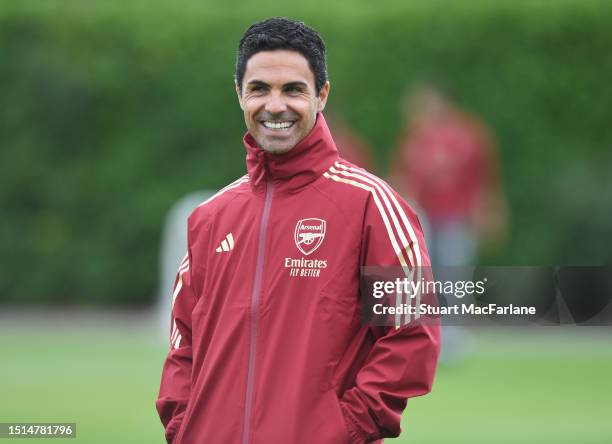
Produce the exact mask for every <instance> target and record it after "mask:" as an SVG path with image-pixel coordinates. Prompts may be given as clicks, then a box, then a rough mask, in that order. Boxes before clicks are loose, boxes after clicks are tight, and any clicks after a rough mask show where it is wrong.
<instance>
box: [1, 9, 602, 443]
mask: <svg viewBox="0 0 612 444" xmlns="http://www.w3.org/2000/svg"><path fill="white" fill-rule="evenodd" d="M269 16H289V17H294V18H299V19H301V20H304V21H305V22H306V23H308V24H310V25H312V26H314V27H315V28H317V29H318V30H319V31H320V32H321V34H322V35H323V37H324V38H325V40H326V44H327V46H328V64H329V74H330V80H331V83H332V93H331V96H330V101H329V106H331V107H333V109H334V110H335V111H336V112H338V113H339V114H342V115H343V116H344V117H345V118H346V120H347V122H348V123H349V124H350V126H351V127H352V128H353V129H354V130H355V131H356V132H357V133H358V134H359V135H361V136H363V137H364V138H365V140H367V141H368V142H369V143H370V145H371V146H372V147H374V148H375V152H374V155H375V159H376V167H377V171H376V172H377V173H379V174H380V175H383V176H384V175H386V173H387V172H388V170H389V166H390V165H389V162H390V159H391V158H392V149H393V145H394V143H395V141H396V138H397V137H398V134H399V132H400V129H401V126H402V121H401V117H400V97H401V95H402V93H403V91H404V90H405V88H406V87H407V86H409V85H410V84H411V83H412V82H414V81H416V80H421V79H423V78H428V77H434V78H436V79H440V80H441V81H443V83H444V85H445V86H446V87H447V88H448V89H449V90H451V91H453V92H455V96H456V98H457V99H458V102H459V104H460V105H461V106H463V107H464V108H466V109H468V110H470V111H471V112H473V113H475V114H476V115H477V116H479V118H481V119H482V120H483V121H484V122H485V123H486V124H487V125H488V127H489V128H490V129H491V131H492V132H493V133H494V134H495V136H496V139H497V143H498V147H499V151H500V156H501V167H502V176H503V180H504V185H505V190H506V193H507V195H508V199H509V204H510V209H511V233H510V237H509V241H508V243H507V245H506V248H504V249H503V250H501V251H499V252H498V253H497V254H495V255H493V256H488V257H483V258H481V260H482V262H483V263H487V264H506V265H549V264H568V265H571V264H573V265H581V264H603V263H610V260H611V259H612V248H611V245H612V224H611V223H610V220H612V175H611V174H610V172H611V171H612V131H610V129H611V122H610V108H611V107H610V105H611V104H612V88H611V87H610V79H611V78H612V51H610V48H612V26H610V23H612V2H610V1H595V0H583V1H580V0H558V1H527V0H517V1H513V2H509V1H498V2H490V1H485V0H469V1H454V2H448V1H441V0H436V1H428V2H416V1H408V2H402V1H399V0H379V1H377V2H365V1H348V0H339V1H336V2H333V3H332V2H329V1H322V0H313V1H310V2H305V3H304V4H285V5H283V6H280V4H279V2H273V1H258V2H256V3H255V2H253V3H246V2H240V1H236V0H227V1H224V2H212V1H210V0H207V1H195V0H193V1H175V2H162V1H160V0H152V1H147V2H145V1H132V2H129V3H127V4H126V3H125V2H120V1H118V0H108V1H102V0H91V1H69V0H46V1H36V0H23V1H4V2H2V3H0V91H1V92H2V94H1V97H2V106H1V107H0V143H1V149H0V174H1V176H2V182H1V185H0V203H1V205H2V207H1V208H2V210H1V213H0V214H1V224H2V230H0V251H2V252H3V254H2V255H1V256H0V270H1V271H0V350H1V351H2V362H1V365H0V421H64V422H65V421H76V422H78V436H79V437H78V439H77V442H84V443H108V442H125V443H161V442H163V431H162V428H161V425H160V423H159V420H158V418H157V416H156V412H155V409H154V400H155V397H156V394H157V389H158V384H159V376H160V373H161V366H162V362H163V358H164V355H165V352H166V350H167V346H166V345H165V344H164V345H161V341H160V340H159V335H158V328H157V324H156V322H155V321H154V320H153V319H154V315H153V312H152V311H151V310H149V309H148V308H147V307H149V308H150V307H151V305H152V304H153V302H154V300H155V292H156V289H157V286H158V280H159V269H158V262H159V260H158V255H159V244H160V236H161V232H162V225H163V221H164V217H165V215H166V213H167V211H168V210H169V209H170V207H171V206H172V204H173V203H174V202H175V201H176V200H177V199H179V198H180V197H182V196H183V195H185V194H186V193H188V192H191V191H193V190H200V189H218V188H220V187H222V186H224V185H225V184H227V183H228V182H229V181H231V180H233V179H234V178H236V177H238V176H240V175H242V174H243V173H244V168H245V167H244V149H243V147H242V143H241V136H242V134H243V132H244V123H243V118H242V114H241V111H240V109H239V108H238V105H237V101H236V97H235V92H234V89H233V78H232V76H233V69H234V58H235V52H236V47H237V43H238V40H239V39H240V37H241V35H242V33H243V32H244V30H245V29H246V27H247V26H248V25H249V24H251V23H253V22H254V21H257V20H260V19H263V18H265V17H269ZM83 306H94V307H98V308H99V309H102V308H103V307H108V306H112V307H114V308H113V310H116V309H117V308H124V309H125V308H132V309H134V308H135V309H142V308H145V311H136V312H132V311H130V312H123V311H107V308H104V311H101V312H89V311H86V312H82V311H80V309H79V308H78V307H83ZM8 307H11V308H8ZM15 307H21V308H20V309H19V310H17V311H16V310H15ZM24 307H29V308H32V309H36V310H38V311H35V312H30V311H24ZM37 307H38V308H37ZM40 307H45V308H44V309H41V308H40ZM67 307H72V308H70V309H68V308H67ZM472 334H473V339H474V347H473V352H472V353H471V354H470V355H469V356H468V357H467V358H466V360H465V361H463V362H461V363H459V364H457V365H456V366H455V367H443V368H441V369H440V372H439V373H438V377H437V381H436V385H435V388H434V392H433V393H432V394H431V395H429V396H427V397H425V398H422V399H415V400H412V401H411V402H410V404H409V407H408V410H407V412H406V414H405V416H404V419H403V424H404V430H405V434H404V436H403V437H402V438H401V439H400V440H397V441H393V442H405V443H409V442H423V443H448V442H458V443H461V442H466V443H467V442H469V443H491V442H496V443H516V442H534V443H553V442H554V443H574V442H583V443H608V442H612V426H611V425H610V421H609V418H610V414H611V413H612V409H611V408H610V399H611V398H612V396H611V395H612V383H611V381H610V375H612V350H611V348H610V343H611V342H610V340H611V339H612V336H611V335H610V330H609V329H593V328H584V329H582V328H581V329H571V328H569V329H568V328H564V329H560V328H555V327H548V328H546V329H540V330H528V331H518V329H514V330H512V329H511V330H488V329H485V330H483V329H477V330H474V331H473V333H472ZM34 442H36V441H34ZM390 442H392V441H390Z"/></svg>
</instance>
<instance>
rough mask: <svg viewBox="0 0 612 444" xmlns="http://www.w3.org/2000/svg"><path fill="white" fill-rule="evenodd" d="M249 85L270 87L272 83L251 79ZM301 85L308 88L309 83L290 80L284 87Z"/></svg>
mask: <svg viewBox="0 0 612 444" xmlns="http://www.w3.org/2000/svg"><path fill="white" fill-rule="evenodd" d="M247 86H249V87H253V86H263V87H266V88H267V87H269V86H270V85H268V84H267V83H266V82H263V81H261V80H251V81H249V83H247ZM296 86H298V87H301V88H308V85H307V84H306V83H305V82H302V81H295V82H289V83H285V84H284V85H283V88H289V87H296Z"/></svg>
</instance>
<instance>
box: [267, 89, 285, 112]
mask: <svg viewBox="0 0 612 444" xmlns="http://www.w3.org/2000/svg"><path fill="white" fill-rule="evenodd" d="M286 109H287V104H286V103H285V100H284V99H283V97H282V96H281V94H280V93H277V92H273V93H272V94H270V95H269V96H268V100H267V101H266V111H267V112H269V113H270V114H278V113H282V112H284V111H285V110H286Z"/></svg>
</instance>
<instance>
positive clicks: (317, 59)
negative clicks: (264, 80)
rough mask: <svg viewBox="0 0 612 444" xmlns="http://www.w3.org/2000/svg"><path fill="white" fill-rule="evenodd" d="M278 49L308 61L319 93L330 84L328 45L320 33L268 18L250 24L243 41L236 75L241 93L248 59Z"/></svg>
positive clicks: (277, 18) (301, 23)
mask: <svg viewBox="0 0 612 444" xmlns="http://www.w3.org/2000/svg"><path fill="white" fill-rule="evenodd" d="M276 49H287V50H291V51H297V52H299V53H300V54H302V55H303V56H304V57H305V58H306V60H308V65H309V66H310V70H311V71H312V72H313V74H314V77H315V88H316V90H317V94H319V92H320V91H321V88H323V85H325V82H327V62H326V61H325V43H324V42H323V39H322V38H321V36H320V35H319V33H318V32H317V31H315V30H314V29H312V28H310V27H309V26H307V25H305V24H304V23H303V22H298V21H295V20H290V19H287V18H284V17H275V18H269V19H266V20H264V21H261V22H257V23H255V24H253V25H251V26H250V27H249V29H247V30H246V31H245V33H244V35H243V36H242V38H241V39H240V44H239V45H238V56H237V57H236V73H235V80H236V84H237V85H238V87H239V88H240V90H242V79H243V78H244V72H245V70H246V64H247V62H248V60H249V59H250V58H251V57H252V56H253V55H255V54H257V53H258V52H260V51H274V50H276Z"/></svg>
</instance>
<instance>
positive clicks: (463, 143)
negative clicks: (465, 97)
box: [391, 83, 508, 266]
mask: <svg viewBox="0 0 612 444" xmlns="http://www.w3.org/2000/svg"><path fill="white" fill-rule="evenodd" d="M403 111H404V130H403V132H402V135H401V137H400V139H399V141H398V142H397V144H396V153H395V159H394V162H393V165H392V168H391V176H392V181H393V183H394V185H395V187H396V188H397V189H398V191H400V192H402V193H403V194H404V195H405V196H407V197H408V198H409V199H411V200H413V201H414V202H415V203H416V204H417V205H418V206H420V207H421V208H422V210H423V211H424V213H425V215H426V217H427V219H428V222H429V226H430V238H431V240H430V241H429V242H428V246H429V254H430V257H431V262H432V264H433V265H434V266H466V265H476V262H477V260H478V253H479V250H481V251H484V252H493V251H496V250H497V249H499V248H500V247H501V246H503V244H504V242H505V239H506V236H507V230H508V209H507V203H506V198H505V196H504V194H503V190H502V186H501V182H500V179H499V164H498V158H497V152H496V148H495V144H494V142H493V138H492V137H491V134H490V133H489V131H488V130H487V128H486V127H485V125H484V124H483V123H481V122H479V121H478V119H477V118H476V117H475V116H473V115H471V114H469V113H468V112H467V111H465V110H462V109H461V108H459V106H457V105H456V104H454V103H453V102H452V101H451V99H450V97H449V96H448V95H446V94H445V93H444V92H443V91H442V90H441V89H440V88H439V87H437V86H435V85H433V84H431V83H422V84H419V85H417V86H416V87H414V88H413V89H412V90H411V92H410V94H408V95H407V96H406V98H405V101H404V104H403Z"/></svg>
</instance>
